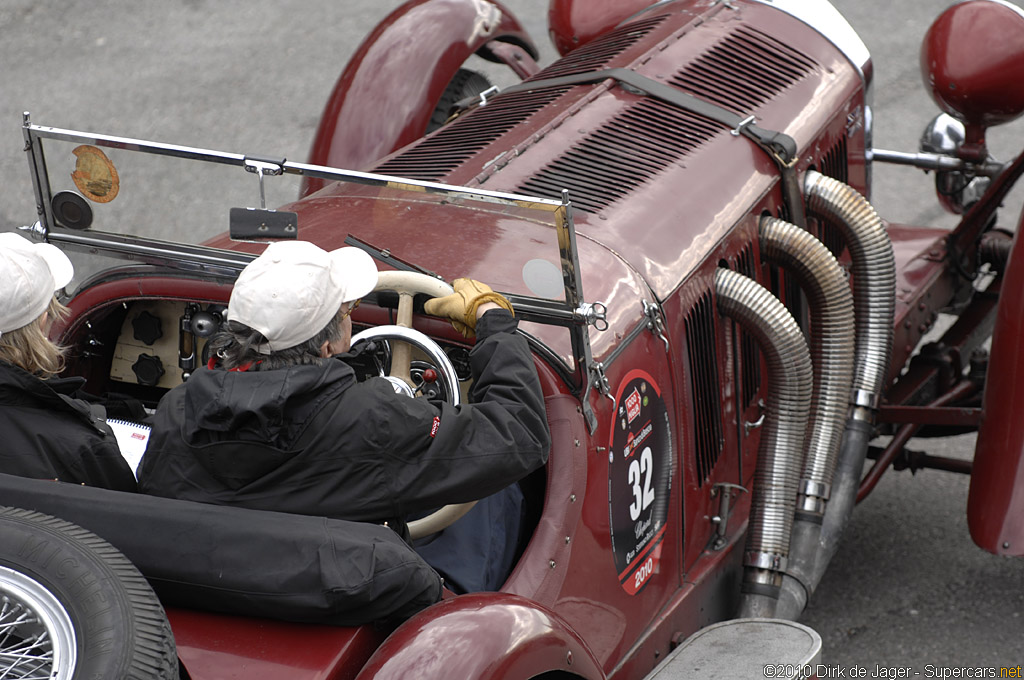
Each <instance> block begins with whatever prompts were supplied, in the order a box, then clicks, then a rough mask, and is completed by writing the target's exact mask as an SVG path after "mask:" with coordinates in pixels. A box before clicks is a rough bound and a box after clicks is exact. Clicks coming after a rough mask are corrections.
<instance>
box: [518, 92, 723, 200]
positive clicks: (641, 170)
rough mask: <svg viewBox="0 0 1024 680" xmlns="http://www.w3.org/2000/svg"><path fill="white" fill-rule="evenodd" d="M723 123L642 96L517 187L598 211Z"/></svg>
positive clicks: (525, 191)
mask: <svg viewBox="0 0 1024 680" xmlns="http://www.w3.org/2000/svg"><path fill="white" fill-rule="evenodd" d="M722 131H723V130H722V128H721V126H719V125H717V124H716V123H713V122H711V121H709V120H707V119H706V118H702V117H701V116H698V115H696V114H693V113H690V112H688V111H684V110H682V109H677V108H675V107H673V106H671V105H669V104H665V103H662V102H660V101H658V100H656V99H643V100H640V101H639V102H637V103H636V104H634V105H632V106H631V107H630V108H629V109H628V110H627V111H626V112H625V113H624V114H622V115H621V116H619V117H618V118H616V119H615V120H613V121H611V122H609V123H608V124H607V125H605V126H603V127H602V128H600V129H599V130H597V131H596V132H594V133H593V134H591V135H590V136H588V137H587V138H586V139H584V140H583V141H582V142H581V143H579V144H577V145H575V146H573V148H572V149H571V150H570V151H569V152H567V153H566V154H565V155H563V156H562V157H561V158H558V159H557V160H555V161H553V162H551V163H549V164H548V165H547V166H546V167H544V168H543V169H542V170H541V171H540V172H538V173H537V174H536V175H534V176H533V177H531V178H530V179H529V180H527V181H526V182H524V183H523V184H522V185H520V186H519V188H518V189H517V190H518V191H521V192H523V193H527V194H534V195H537V196H544V197H550V198H560V197H561V195H562V190H563V189H568V190H569V198H570V200H571V201H572V203H573V206H574V207H576V208H579V209H581V210H587V211H590V212H598V211H600V210H601V208H605V207H608V206H609V205H611V204H612V203H614V202H615V201H617V200H618V199H620V198H622V197H624V196H626V195H628V194H629V193H631V192H632V191H633V190H634V189H636V187H638V186H640V185H641V184H643V183H644V182H646V181H647V180H649V179H650V178H652V177H654V176H655V175H657V174H658V173H659V172H661V170H662V169H663V168H665V167H666V166H667V165H669V164H671V163H675V162H677V161H678V160H679V159H681V158H682V157H684V156H686V155H688V154H690V153H693V151H695V150H696V149H697V148H699V147H700V146H701V145H702V144H704V143H705V142H707V141H708V140H709V139H711V138H712V137H713V136H714V135H716V134H718V133H720V132H722Z"/></svg>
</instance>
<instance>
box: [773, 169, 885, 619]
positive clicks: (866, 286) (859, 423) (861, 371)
mask: <svg viewBox="0 0 1024 680" xmlns="http://www.w3.org/2000/svg"><path fill="white" fill-rule="evenodd" d="M804 191H805V194H806V197H807V210H808V214H809V215H812V216H814V217H817V218H818V219H820V220H822V221H824V222H826V223H828V224H830V225H832V226H833V227H835V228H837V229H839V230H840V231H841V232H842V234H843V237H844V239H845V241H846V245H847V249H848V250H849V253H850V258H851V261H852V265H853V266H852V271H853V297H854V315H855V317H856V323H855V325H856V351H855V355H856V356H855V361H854V377H853V389H852V392H851V395H850V407H851V408H850V416H849V418H848V420H847V423H846V428H845V429H844V431H843V436H842V443H841V445H840V449H839V458H838V462H837V467H836V471H835V476H834V479H833V484H832V490H831V496H830V498H829V501H828V504H827V506H826V508H825V515H824V517H823V518H822V520H821V523H820V524H818V523H817V522H815V521H808V520H807V518H806V517H801V518H798V519H797V520H796V522H795V524H794V528H793V553H792V558H791V560H790V570H789V572H788V573H787V575H786V576H785V577H784V578H783V584H782V593H781V595H780V598H779V604H778V607H777V610H776V615H777V616H779V617H780V618H789V619H795V618H797V617H798V616H799V615H800V613H801V612H802V611H803V610H804V608H805V607H806V606H807V600H808V599H809V598H810V596H811V594H812V593H813V592H814V589H815V588H816V587H817V585H818V583H819V582H820V581H821V577H822V575H823V574H824V573H825V569H826V567H827V566H828V563H829V562H830V561H831V559H832V556H833V555H834V554H835V551H836V549H837V548H838V546H839V539H840V537H841V535H842V533H843V530H844V529H845V528H846V525H847V524H848V523H849V519H850V515H851V514H852V512H853V506H854V504H855V503H856V500H857V489H858V487H859V486H860V479H861V475H862V474H863V468H864V459H865V457H866V455H867V449H868V442H869V441H870V440H871V437H872V435H873V432H874V420H875V413H876V411H877V408H878V401H879V398H880V395H881V393H882V391H883V390H884V388H885V381H886V373H887V371H888V367H889V357H890V355H891V351H892V337H893V326H892V324H893V317H894V315H895V308H896V261H895V257H894V254H893V249H892V242H891V241H890V240H889V235H888V234H887V233H886V231H885V226H884V225H883V223H882V220H881V218H880V217H879V216H878V213H876V212H875V210H874V208H872V207H871V204H870V203H868V201H867V200H866V199H865V198H864V197H863V196H861V195H860V194H859V193H858V192H857V191H856V190H855V189H853V188H852V187H850V186H847V185H846V184H843V183H842V182H839V181H837V180H834V179H832V178H830V177H825V176H824V175H821V174H819V173H817V172H814V171H810V172H808V173H807V176H806V177H805V180H804Z"/></svg>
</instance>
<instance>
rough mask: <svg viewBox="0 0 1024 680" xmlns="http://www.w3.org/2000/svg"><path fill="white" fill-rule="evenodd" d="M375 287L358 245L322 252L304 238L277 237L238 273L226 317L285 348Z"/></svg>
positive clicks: (372, 269)
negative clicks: (286, 238) (343, 305)
mask: <svg viewBox="0 0 1024 680" xmlns="http://www.w3.org/2000/svg"><path fill="white" fill-rule="evenodd" d="M376 285H377V265H376V263H375V262H374V261H373V258H372V257H370V256H369V255H368V254H367V253H366V252H364V251H362V250H360V249H359V248H339V249H338V250H332V251H331V252H327V251H326V250H323V249H321V248H319V247H317V246H315V245H313V244H312V243H308V242H306V241H277V242H275V243H271V244H270V245H269V246H267V249H266V250H264V251H263V253H262V254H261V255H260V256H259V257H257V258H256V259H255V260H253V261H252V262H250V263H249V264H248V265H246V267H245V269H243V270H242V273H241V274H239V276H238V280H237V281H235V288H234V290H232V291H231V299H230V300H229V301H228V312H227V314H228V319H230V320H231V321H237V322H238V323H243V324H245V325H246V326H248V327H249V328H252V329H254V330H257V331H259V332H260V333H262V334H263V336H264V337H265V338H266V339H267V345H268V346H269V349H270V350H271V351H279V350H283V349H288V348H289V347H294V346H296V345H298V344H300V343H303V342H305V341H306V340H309V339H310V338H312V337H313V336H315V335H316V334H317V333H319V332H320V331H322V330H323V329H324V326H326V325H327V322H328V321H330V320H331V317H333V316H334V315H335V314H337V313H338V310H339V309H340V308H341V305H342V303H344V302H351V301H352V300H358V299H359V298H361V297H363V296H364V295H366V294H367V293H369V292H370V291H372V290H373V288H374V286H376Z"/></svg>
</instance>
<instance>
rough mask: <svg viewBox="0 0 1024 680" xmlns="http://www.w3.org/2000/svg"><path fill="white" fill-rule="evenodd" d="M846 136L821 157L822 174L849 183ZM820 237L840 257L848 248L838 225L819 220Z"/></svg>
mask: <svg viewBox="0 0 1024 680" xmlns="http://www.w3.org/2000/svg"><path fill="white" fill-rule="evenodd" d="M846 154H847V149H846V137H845V136H844V137H840V138H839V141H838V142H836V143H835V144H834V145H833V146H832V148H831V149H829V150H828V151H827V152H826V153H825V155H823V156H822V157H821V174H823V175H825V176H826V177H831V178H832V179H836V180H839V181H840V182H842V183H843V184H849V183H850V182H849V176H850V173H849V165H848V163H847V155H846ZM819 226H820V229H819V230H818V238H819V239H820V240H821V242H822V243H824V244H825V247H826V248H828V249H829V251H831V252H832V254H833V255H835V256H836V257H839V256H840V255H842V253H843V250H844V249H845V248H846V241H845V240H844V239H843V235H842V233H841V232H840V231H839V229H837V228H836V227H834V226H832V225H831V224H829V223H826V222H819Z"/></svg>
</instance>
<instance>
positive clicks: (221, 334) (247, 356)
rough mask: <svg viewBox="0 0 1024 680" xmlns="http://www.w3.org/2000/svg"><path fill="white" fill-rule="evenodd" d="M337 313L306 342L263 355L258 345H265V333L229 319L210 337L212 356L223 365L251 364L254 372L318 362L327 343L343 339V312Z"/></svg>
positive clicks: (234, 366) (229, 366) (225, 366)
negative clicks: (321, 349) (321, 350)
mask: <svg viewBox="0 0 1024 680" xmlns="http://www.w3.org/2000/svg"><path fill="white" fill-rule="evenodd" d="M340 311H341V310H340V308H339V313H338V314H335V315H334V316H333V317H331V320H330V321H328V322H327V325H326V326H324V327H323V329H322V330H321V331H320V332H319V333H317V334H316V335H314V336H313V337H312V338H310V339H309V340H306V341H305V342H300V343H299V344H298V345H295V346H294V347H289V348H287V349H282V350H277V351H272V352H271V353H270V354H263V353H261V352H260V351H259V349H258V348H259V346H260V345H263V344H266V342H267V339H266V337H264V335H263V334H262V333H260V332H259V331H257V330H253V329H252V328H250V327H248V326H246V325H245V324H243V323H238V322H237V321H227V322H225V323H224V325H222V326H221V327H220V331H218V332H217V334H216V335H214V336H213V337H212V338H210V356H211V357H215V358H217V359H218V360H219V361H218V363H219V365H220V367H221V368H237V367H238V366H243V365H245V364H247V363H251V364H252V367H251V368H250V369H249V370H252V371H269V370H273V369H276V368H285V367H288V366H297V365H299V364H319V363H321V362H322V361H323V359H322V358H321V356H320V348H321V347H322V346H323V344H324V343H325V342H337V341H338V340H340V339H341V313H340Z"/></svg>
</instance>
